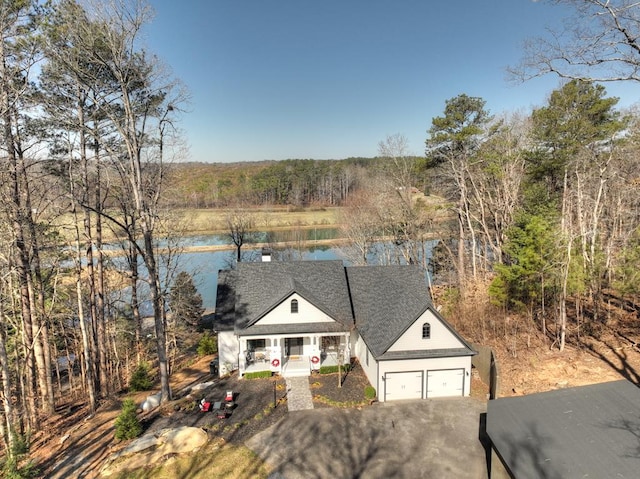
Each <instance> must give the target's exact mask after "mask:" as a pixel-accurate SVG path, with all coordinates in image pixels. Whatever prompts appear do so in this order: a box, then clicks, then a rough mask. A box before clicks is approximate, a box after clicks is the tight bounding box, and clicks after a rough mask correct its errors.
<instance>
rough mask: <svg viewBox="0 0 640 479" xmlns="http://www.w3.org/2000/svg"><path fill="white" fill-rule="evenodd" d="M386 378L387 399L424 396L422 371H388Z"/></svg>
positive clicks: (385, 397)
mask: <svg viewBox="0 0 640 479" xmlns="http://www.w3.org/2000/svg"><path fill="white" fill-rule="evenodd" d="M384 378H385V379H384V388H385V389H384V400H385V401H395V400H398V399H421V398H422V380H423V378H424V376H423V372H422V371H410V372H397V373H386V374H385V376H384Z"/></svg>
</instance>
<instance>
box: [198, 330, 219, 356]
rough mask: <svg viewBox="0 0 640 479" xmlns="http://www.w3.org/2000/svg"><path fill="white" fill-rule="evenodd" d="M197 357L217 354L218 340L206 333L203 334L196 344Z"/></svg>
mask: <svg viewBox="0 0 640 479" xmlns="http://www.w3.org/2000/svg"><path fill="white" fill-rule="evenodd" d="M197 352H198V356H207V355H208V354H215V353H217V352H218V338H217V337H216V336H215V335H211V334H209V333H208V332H206V333H204V334H203V335H202V337H201V338H200V341H199V342H198V349H197Z"/></svg>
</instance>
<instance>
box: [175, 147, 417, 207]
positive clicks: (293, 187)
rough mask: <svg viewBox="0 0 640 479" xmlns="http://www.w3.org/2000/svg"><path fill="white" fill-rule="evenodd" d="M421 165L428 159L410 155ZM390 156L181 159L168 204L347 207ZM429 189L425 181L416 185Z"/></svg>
mask: <svg viewBox="0 0 640 479" xmlns="http://www.w3.org/2000/svg"><path fill="white" fill-rule="evenodd" d="M408 159H409V160H410V161H412V162H415V163H416V164H420V162H422V163H424V159H421V158H419V157H409V158H408ZM389 163H390V160H389V158H384V157H376V158H362V157H359V158H346V159H343V160H312V159H289V160H281V161H263V162H247V163H178V164H174V165H173V166H172V169H171V173H170V175H169V176H170V179H169V190H170V191H172V194H170V195H167V203H168V204H170V205H171V206H173V207H180V208H213V207H227V206H232V205H237V204H239V203H241V204H243V205H245V206H249V205H292V206H299V207H304V206H341V205H343V204H344V203H345V201H346V200H347V199H348V198H349V196H350V195H351V194H352V193H354V192H355V191H358V190H359V189H360V188H362V187H363V184H364V183H365V182H366V181H365V180H366V179H367V178H370V177H372V176H373V175H374V174H376V173H377V172H380V171H383V170H384V169H385V168H387V167H389ZM414 186H416V187H418V188H423V187H424V184H423V183H422V184H419V185H414Z"/></svg>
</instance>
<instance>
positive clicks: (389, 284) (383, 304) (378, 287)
mask: <svg viewBox="0 0 640 479" xmlns="http://www.w3.org/2000/svg"><path fill="white" fill-rule="evenodd" d="M347 276H348V278H349V287H350V289H351V297H352V300H353V310H354V313H355V318H356V328H357V329H358V332H359V333H360V336H362V339H363V340H364V342H365V343H366V344H367V346H368V348H369V350H370V351H371V353H372V354H373V356H374V357H376V358H379V357H380V356H381V355H382V354H384V353H385V352H386V351H387V349H389V347H390V346H391V345H392V344H393V343H394V342H395V341H396V340H397V339H398V338H399V337H400V336H401V335H402V333H403V332H404V331H406V329H407V328H408V327H409V326H410V325H411V324H413V322H414V321H415V320H416V319H417V318H418V317H419V316H420V315H421V314H422V313H424V312H425V311H426V309H427V308H428V307H429V306H430V305H431V296H430V295H429V290H428V288H427V283H426V280H425V277H424V272H423V271H421V270H420V268H418V267H414V266H353V267H348V268H347Z"/></svg>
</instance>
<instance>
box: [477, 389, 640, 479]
mask: <svg viewBox="0 0 640 479" xmlns="http://www.w3.org/2000/svg"><path fill="white" fill-rule="evenodd" d="M487 433H488V435H489V437H490V439H491V442H492V443H493V447H494V449H495V450H496V451H497V453H498V455H499V456H500V457H501V459H502V461H503V463H504V465H505V466H506V468H507V469H509V471H510V473H511V474H512V476H513V477H518V478H523V477H549V478H563V479H572V478H583V477H637V476H638V466H639V464H640V459H639V457H638V436H639V435H640V389H638V387H637V386H635V385H634V384H633V383H631V382H629V381H627V380H622V381H613V382H607V383H601V384H592V385H590V386H581V387H575V388H567V389H559V390H555V391H549V392H544V393H538V394H531V395H527V396H520V397H507V398H500V399H495V400H492V401H489V403H488V405H487Z"/></svg>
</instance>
